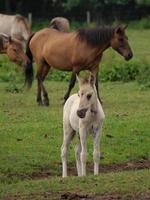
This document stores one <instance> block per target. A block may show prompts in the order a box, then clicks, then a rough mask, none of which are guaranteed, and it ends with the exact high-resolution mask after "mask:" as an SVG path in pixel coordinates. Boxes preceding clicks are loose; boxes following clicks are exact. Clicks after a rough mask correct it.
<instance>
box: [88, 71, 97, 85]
mask: <svg viewBox="0 0 150 200" xmlns="http://www.w3.org/2000/svg"><path fill="white" fill-rule="evenodd" d="M95 81H96V80H95V76H94V75H93V74H92V73H91V74H90V77H89V82H90V84H91V85H95Z"/></svg>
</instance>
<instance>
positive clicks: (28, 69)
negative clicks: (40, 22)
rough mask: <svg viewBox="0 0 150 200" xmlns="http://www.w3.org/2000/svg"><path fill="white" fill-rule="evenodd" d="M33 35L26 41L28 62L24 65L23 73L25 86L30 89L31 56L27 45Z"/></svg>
mask: <svg viewBox="0 0 150 200" xmlns="http://www.w3.org/2000/svg"><path fill="white" fill-rule="evenodd" d="M34 34H35V33H33V34H32V35H30V37H29V39H28V41H27V45H26V55H27V56H28V58H29V62H28V63H27V64H26V65H25V67H24V73H25V85H27V86H28V88H30V87H31V86H32V82H33V65H32V62H33V56H32V53H31V50H30V47H29V43H30V40H31V39H32V37H33V36H34Z"/></svg>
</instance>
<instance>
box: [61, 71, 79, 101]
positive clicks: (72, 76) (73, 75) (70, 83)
mask: <svg viewBox="0 0 150 200" xmlns="http://www.w3.org/2000/svg"><path fill="white" fill-rule="evenodd" d="M76 74H78V73H76V72H72V75H71V79H70V81H69V87H68V90H67V92H66V94H65V96H64V103H65V102H66V100H67V99H68V97H69V95H70V92H71V90H72V88H73V87H74V85H75V82H76Z"/></svg>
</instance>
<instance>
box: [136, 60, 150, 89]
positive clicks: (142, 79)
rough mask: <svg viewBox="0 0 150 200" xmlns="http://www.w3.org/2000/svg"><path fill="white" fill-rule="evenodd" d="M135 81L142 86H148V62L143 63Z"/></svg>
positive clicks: (149, 86)
mask: <svg viewBox="0 0 150 200" xmlns="http://www.w3.org/2000/svg"><path fill="white" fill-rule="evenodd" d="M137 82H138V83H139V84H140V85H141V86H142V88H143V87H144V88H145V87H148V88H150V64H146V65H143V66H142V67H141V69H140V72H139V75H138V76H137Z"/></svg>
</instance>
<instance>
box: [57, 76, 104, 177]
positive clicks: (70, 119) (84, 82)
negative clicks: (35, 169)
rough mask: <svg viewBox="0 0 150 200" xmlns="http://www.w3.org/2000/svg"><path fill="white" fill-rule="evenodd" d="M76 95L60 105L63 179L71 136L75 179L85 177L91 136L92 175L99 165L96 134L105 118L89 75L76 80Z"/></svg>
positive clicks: (98, 146)
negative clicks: (76, 141)
mask: <svg viewBox="0 0 150 200" xmlns="http://www.w3.org/2000/svg"><path fill="white" fill-rule="evenodd" d="M77 79H78V81H79V88H80V90H79V93H78V94H74V95H72V96H70V97H69V99H68V100H67V101H66V103H65V105H64V112H63V129H64V137H63V145H62V148H61V158H62V169H63V171H62V176H63V177H66V176H67V155H68V149H69V144H70V142H71V140H72V139H73V137H74V135H75V133H79V134H78V136H79V137H78V138H79V140H78V144H77V145H76V149H75V153H76V166H77V173H78V176H85V175H86V159H87V144H86V143H87V136H88V134H89V133H92V134H93V138H94V142H93V146H94V151H93V161H94V175H97V174H98V172H99V161H100V131H101V127H102V123H103V120H104V118H105V115H104V112H103V109H102V106H101V104H100V102H99V100H98V98H97V92H96V88H95V78H94V76H93V75H92V74H90V76H89V78H86V79H79V78H78V77H77Z"/></svg>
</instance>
